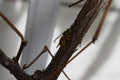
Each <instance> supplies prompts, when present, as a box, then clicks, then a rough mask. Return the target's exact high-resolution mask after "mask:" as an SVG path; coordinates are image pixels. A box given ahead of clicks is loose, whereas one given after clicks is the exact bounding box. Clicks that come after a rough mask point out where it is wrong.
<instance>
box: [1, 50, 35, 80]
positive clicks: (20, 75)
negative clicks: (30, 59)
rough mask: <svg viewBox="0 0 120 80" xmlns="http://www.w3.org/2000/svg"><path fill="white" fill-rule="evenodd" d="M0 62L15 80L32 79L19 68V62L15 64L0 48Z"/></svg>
mask: <svg viewBox="0 0 120 80" xmlns="http://www.w3.org/2000/svg"><path fill="white" fill-rule="evenodd" d="M0 64H1V65H2V66H3V67H5V68H6V69H8V70H9V71H10V73H11V74H13V75H14V77H15V78H16V79H17V80H33V79H32V78H31V77H30V76H29V75H28V74H27V73H25V72H24V71H23V70H22V69H21V68H20V66H19V64H15V63H14V61H13V60H11V59H10V58H8V57H7V56H6V55H5V54H4V52H3V51H2V50H1V49H0Z"/></svg>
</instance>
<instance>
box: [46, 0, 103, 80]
mask: <svg viewBox="0 0 120 80" xmlns="http://www.w3.org/2000/svg"><path fill="white" fill-rule="evenodd" d="M104 1H105V0H86V2H85V4H84V6H83V8H82V10H81V11H80V13H79V14H78V16H77V18H76V20H75V21H74V23H73V24H72V25H71V26H70V28H69V29H70V30H71V32H72V34H73V36H71V37H72V39H71V41H70V40H66V41H65V45H64V46H62V45H61V46H60V48H59V50H58V51H57V53H56V55H55V56H54V58H53V59H52V61H51V62H50V64H49V65H48V66H47V68H46V69H45V71H44V74H45V75H46V76H47V77H48V80H56V79H57V78H58V76H59V74H60V72H61V71H62V69H61V71H59V72H57V73H56V74H55V75H53V74H54V73H55V72H56V71H57V70H59V69H60V68H61V67H63V65H64V64H66V63H67V62H68V61H69V59H70V57H71V56H72V55H73V53H74V51H75V50H76V47H77V46H78V45H79V44H81V41H82V39H83V37H84V36H85V34H86V33H87V31H88V30H89V28H90V27H91V24H92V23H93V21H94V20H95V19H96V17H97V16H98V13H99V11H100V10H101V8H102V7H103V4H104ZM65 32H66V31H65ZM63 34H64V33H63ZM68 36H69V35H68ZM65 37H67V36H64V35H63V36H62V37H61V39H62V38H64V39H65ZM61 39H60V40H61ZM64 67H65V66H64Z"/></svg>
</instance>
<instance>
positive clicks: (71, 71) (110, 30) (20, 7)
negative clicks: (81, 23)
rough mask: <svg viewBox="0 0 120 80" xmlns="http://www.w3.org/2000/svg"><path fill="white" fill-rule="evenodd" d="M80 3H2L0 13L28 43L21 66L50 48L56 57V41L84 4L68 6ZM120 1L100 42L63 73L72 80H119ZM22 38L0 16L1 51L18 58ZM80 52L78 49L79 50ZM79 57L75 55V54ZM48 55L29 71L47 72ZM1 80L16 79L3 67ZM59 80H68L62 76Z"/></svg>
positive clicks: (15, 0)
mask: <svg viewBox="0 0 120 80" xmlns="http://www.w3.org/2000/svg"><path fill="white" fill-rule="evenodd" d="M76 1H77V0H61V1H60V0H49V1H48V0H44V1H43V0H0V11H1V12H2V13H4V14H5V15H6V16H7V17H8V18H9V19H10V21H11V22H12V23H13V24H14V25H15V26H16V27H17V28H18V30H19V31H20V32H21V33H22V34H23V35H24V36H25V38H26V39H27V40H28V41H29V43H28V46H26V48H25V50H24V51H23V53H24V54H23V55H22V58H21V61H20V63H21V65H23V64H25V63H29V62H30V61H31V60H32V59H34V57H36V56H37V55H38V54H39V52H40V51H41V50H42V48H43V47H44V45H48V47H49V48H50V50H51V52H52V53H53V55H54V54H55V52H56V51H57V49H56V46H57V44H58V41H59V40H57V41H56V42H55V43H54V42H53V40H54V39H55V38H56V37H57V36H59V35H60V34H61V33H62V32H63V31H64V30H66V29H67V28H69V27H70V25H71V24H72V23H73V22H74V20H75V18H76V16H77V14H78V13H79V11H80V10H81V8H82V6H83V3H84V2H82V3H80V4H78V5H76V6H73V7H72V8H68V5H70V4H72V3H74V2H76ZM119 4H120V0H113V3H112V6H111V8H110V10H109V14H108V16H107V19H106V21H105V23H104V26H103V28H102V31H101V34H100V36H99V39H98V40H97V41H96V43H95V44H92V45H91V46H90V47H89V48H87V49H86V50H85V51H84V52H83V53H82V54H80V55H79V56H78V57H77V58H76V59H75V60H74V61H72V62H71V63H70V64H69V65H68V66H66V68H65V69H64V71H65V72H66V73H67V75H68V76H69V77H70V79H71V80H120V65H119V64H120V58H119V57H120V50H119V47H120V42H119V40H120V35H119V34H120V31H119V30H120V26H119V25H120V5H119ZM101 16H102V11H101V13H100V14H99V16H98V18H97V19H96V20H95V22H94V23H93V25H92V27H91V28H90V30H89V31H88V32H87V34H86V37H85V38H84V40H83V42H82V44H81V45H80V46H81V47H79V49H81V48H82V47H83V46H84V45H86V44H87V43H88V42H89V41H90V40H91V38H92V36H93V34H94V32H95V29H96V28H97V25H98V23H99V21H100V18H101ZM19 45H20V38H19V37H18V36H17V35H16V34H15V32H14V31H13V30H12V29H11V28H10V27H9V25H8V24H7V23H5V21H4V20H3V19H2V18H1V17H0V48H1V49H2V50H3V51H4V52H5V53H6V54H7V55H8V56H9V57H10V58H12V57H13V56H15V55H16V53H17V51H18V48H19ZM78 51H79V50H78ZM75 54H76V53H75ZM50 60H51V57H50V56H49V55H47V54H46V55H44V56H42V57H41V58H40V59H39V60H38V61H37V62H35V64H33V65H32V66H31V67H30V68H29V69H27V70H26V72H28V73H29V74H32V73H33V72H34V71H35V70H36V69H41V70H42V69H44V68H45V67H46V65H47V64H48V63H49V62H50ZM0 80H16V79H15V78H14V77H13V76H12V75H11V74H10V73H9V71H7V70H6V69H5V68H3V67H2V66H0ZM58 80H67V78H66V77H65V76H64V75H63V74H61V75H60V77H59V79H58Z"/></svg>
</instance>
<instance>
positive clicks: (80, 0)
mask: <svg viewBox="0 0 120 80" xmlns="http://www.w3.org/2000/svg"><path fill="white" fill-rule="evenodd" d="M82 1H84V0H79V1H77V2H75V3H73V4H70V5H69V6H68V7H73V6H75V5H77V4H79V3H80V2H82Z"/></svg>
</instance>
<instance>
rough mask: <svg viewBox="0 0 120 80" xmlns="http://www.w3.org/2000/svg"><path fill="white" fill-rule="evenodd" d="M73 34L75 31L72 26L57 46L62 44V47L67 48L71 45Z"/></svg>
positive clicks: (64, 33)
mask: <svg viewBox="0 0 120 80" xmlns="http://www.w3.org/2000/svg"><path fill="white" fill-rule="evenodd" d="M73 35H74V34H73V31H72V30H71V29H70V28H69V29H67V30H66V31H64V32H63V33H62V37H61V38H60V40H59V43H58V45H57V47H58V46H60V47H61V48H64V49H66V47H67V46H69V44H70V43H71V41H72V39H73Z"/></svg>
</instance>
